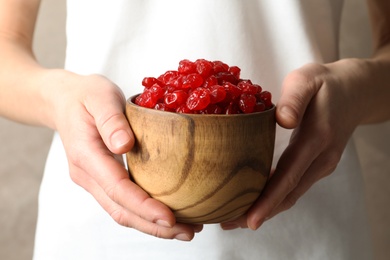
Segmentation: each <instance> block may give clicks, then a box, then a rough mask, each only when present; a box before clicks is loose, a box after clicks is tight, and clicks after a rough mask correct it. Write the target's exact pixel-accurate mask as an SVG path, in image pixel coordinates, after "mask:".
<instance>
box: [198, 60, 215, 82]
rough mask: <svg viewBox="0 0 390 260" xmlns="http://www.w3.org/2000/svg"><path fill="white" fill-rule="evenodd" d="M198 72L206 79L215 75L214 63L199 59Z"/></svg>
mask: <svg viewBox="0 0 390 260" xmlns="http://www.w3.org/2000/svg"><path fill="white" fill-rule="evenodd" d="M195 65H196V72H197V73H199V75H201V76H202V77H203V78H204V79H205V78H208V77H209V76H210V75H211V74H213V63H212V62H211V61H208V60H205V59H198V60H196V61H195Z"/></svg>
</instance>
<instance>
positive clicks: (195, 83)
mask: <svg viewBox="0 0 390 260" xmlns="http://www.w3.org/2000/svg"><path fill="white" fill-rule="evenodd" d="M202 84H203V78H202V76H200V75H199V74H197V73H191V74H188V75H185V76H183V78H182V82H181V87H182V88H183V89H186V88H192V89H195V88H198V87H200V86H202Z"/></svg>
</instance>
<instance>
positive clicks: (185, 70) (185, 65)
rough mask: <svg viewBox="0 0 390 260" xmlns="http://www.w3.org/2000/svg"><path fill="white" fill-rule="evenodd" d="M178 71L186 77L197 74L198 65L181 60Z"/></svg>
mask: <svg viewBox="0 0 390 260" xmlns="http://www.w3.org/2000/svg"><path fill="white" fill-rule="evenodd" d="M177 71H178V72H180V73H181V74H184V75H187V74H191V73H195V72H196V65H195V63H194V62H192V61H189V60H181V61H180V62H179V67H178V69H177Z"/></svg>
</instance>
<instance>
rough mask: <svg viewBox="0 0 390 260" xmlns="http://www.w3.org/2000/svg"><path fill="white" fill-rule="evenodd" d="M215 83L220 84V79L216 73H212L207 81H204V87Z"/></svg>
mask: <svg viewBox="0 0 390 260" xmlns="http://www.w3.org/2000/svg"><path fill="white" fill-rule="evenodd" d="M214 85H218V80H217V78H216V77H215V76H214V75H211V76H210V77H208V78H207V79H205V81H204V82H203V87H204V88H210V87H212V86H214Z"/></svg>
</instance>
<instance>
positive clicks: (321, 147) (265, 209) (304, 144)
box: [221, 59, 369, 230]
mask: <svg viewBox="0 0 390 260" xmlns="http://www.w3.org/2000/svg"><path fill="white" fill-rule="evenodd" d="M364 66H365V63H364V62H362V61H360V60H357V59H348V60H340V61H338V62H335V63H331V64H327V65H319V64H308V65H306V66H304V67H302V68H300V69H297V70H295V71H293V72H291V73H290V74H289V75H288V76H287V77H286V78H285V81H284V83H283V88H282V95H281V98H280V101H279V102H278V104H277V109H276V118H277V123H278V124H279V125H280V126H282V127H284V128H289V129H290V128H294V131H293V133H292V136H291V139H290V142H289V144H288V146H287V148H286V149H285V151H284V152H283V154H282V155H281V157H280V159H279V161H278V163H277V166H276V169H275V170H274V172H273V173H272V176H271V177H270V179H269V182H268V184H267V185H266V187H265V189H264V191H263V192H262V195H261V196H260V197H259V199H258V200H257V201H256V202H255V204H254V205H253V206H252V207H251V208H250V210H249V211H248V212H247V214H246V215H244V216H242V217H240V218H239V219H237V220H235V221H230V222H226V223H223V224H221V226H222V228H223V229H225V230H229V229H234V228H238V227H241V228H246V227H249V228H251V229H253V230H256V229H258V228H259V227H260V226H261V224H262V223H263V222H264V221H265V220H267V219H269V218H272V217H273V216H275V215H276V214H278V213H280V212H282V211H285V210H287V209H289V208H291V207H292V206H293V205H294V204H295V203H296V202H297V200H298V199H299V198H300V197H302V196H303V195H304V194H305V192H306V191H307V190H308V189H309V188H310V187H311V186H312V185H313V184H315V183H316V182H317V181H319V180H320V179H322V178H324V177H326V176H328V175H330V174H331V173H332V172H333V171H334V170H335V168H336V166H337V164H338V162H339V160H340V157H341V155H342V153H343V150H344V148H345V146H346V144H347V142H348V140H349V138H350V137H351V135H352V133H353V131H354V130H355V128H356V127H357V126H358V125H359V124H360V123H361V122H362V121H364V118H365V114H366V113H367V111H366V110H367V106H368V105H369V102H366V101H368V100H366V99H368V98H369V96H368V95H369V93H368V92H367V90H366V88H367V86H364V85H363V84H364V82H362V81H360V80H359V78H360V76H357V77H355V76H356V75H359V74H357V73H360V72H362V73H363V71H362V70H363V67H364ZM366 92H367V93H366Z"/></svg>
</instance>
